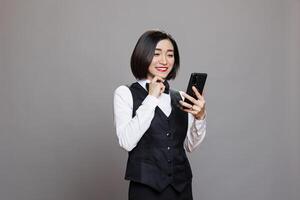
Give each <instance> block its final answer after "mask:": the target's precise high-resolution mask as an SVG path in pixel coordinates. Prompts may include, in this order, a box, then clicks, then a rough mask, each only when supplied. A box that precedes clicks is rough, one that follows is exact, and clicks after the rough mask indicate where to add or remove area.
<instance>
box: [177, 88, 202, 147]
mask: <svg viewBox="0 0 300 200" xmlns="http://www.w3.org/2000/svg"><path fill="white" fill-rule="evenodd" d="M180 95H181V98H182V99H183V100H184V97H183V96H182V92H181V91H180ZM205 134H206V114H205V118H204V119H203V120H197V119H196V118H195V117H194V116H193V115H192V114H190V113H188V130H187V134H186V138H185V141H184V149H185V150H186V151H188V152H192V151H194V150H195V149H196V148H197V147H198V146H199V145H200V144H201V142H202V141H203V139H204V137H205Z"/></svg>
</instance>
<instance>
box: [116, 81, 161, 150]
mask: <svg viewBox="0 0 300 200" xmlns="http://www.w3.org/2000/svg"><path fill="white" fill-rule="evenodd" d="M157 105H158V99H157V98H156V97H154V96H151V95H148V96H147V97H146V98H145V100H144V101H143V103H142V105H141V106H140V107H139V108H138V109H137V110H136V115H135V116H134V117H133V118H132V111H133V100H132V95H131V92H130V90H129V88H128V87H126V86H120V87H118V88H117V89H116V90H115V92H114V123H115V127H116V133H117V137H118V140H119V144H120V146H121V147H122V148H124V149H125V150H126V151H131V150H132V149H133V148H134V147H135V146H136V145H137V143H138V142H139V140H140V139H141V137H142V136H143V134H144V133H145V132H146V131H147V129H148V128H149V126H150V124H151V121H152V119H153V117H154V111H155V108H156V106H157Z"/></svg>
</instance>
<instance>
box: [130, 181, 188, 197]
mask: <svg viewBox="0 0 300 200" xmlns="http://www.w3.org/2000/svg"><path fill="white" fill-rule="evenodd" d="M128 196H129V198H128V199H129V200H193V194H192V183H190V184H188V185H187V186H186V187H185V189H184V190H183V191H182V192H177V191H176V190H175V189H174V188H173V187H172V186H171V185H169V186H168V187H167V188H166V189H165V190H164V191H162V192H158V191H156V190H154V189H153V188H151V187H149V186H147V185H144V184H142V183H138V182H134V181H130V183H129V192H128Z"/></svg>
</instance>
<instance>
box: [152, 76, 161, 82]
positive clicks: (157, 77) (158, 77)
mask: <svg viewBox="0 0 300 200" xmlns="http://www.w3.org/2000/svg"><path fill="white" fill-rule="evenodd" d="M157 81H160V82H164V79H163V78H161V77H160V76H154V78H153V79H152V81H151V82H157Z"/></svg>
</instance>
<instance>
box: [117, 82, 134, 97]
mask: <svg viewBox="0 0 300 200" xmlns="http://www.w3.org/2000/svg"><path fill="white" fill-rule="evenodd" d="M128 96H130V97H131V92H130V89H129V87H128V86H126V85H121V86H119V87H117V88H116V89H115V91H114V97H115V98H116V97H128Z"/></svg>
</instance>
